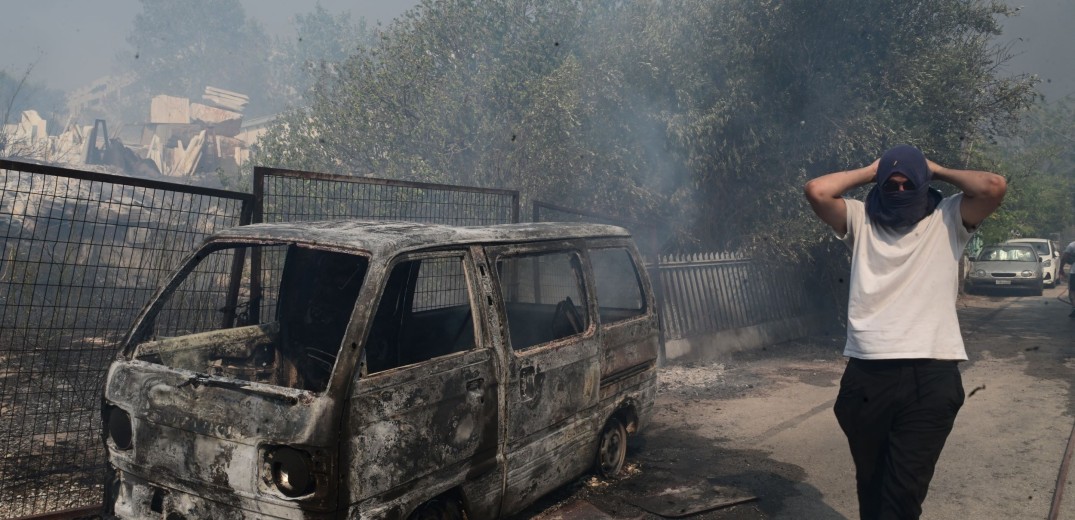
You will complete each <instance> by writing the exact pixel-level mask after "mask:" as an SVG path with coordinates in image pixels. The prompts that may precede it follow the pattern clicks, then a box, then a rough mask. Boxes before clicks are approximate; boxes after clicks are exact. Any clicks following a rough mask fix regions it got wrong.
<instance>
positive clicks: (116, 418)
mask: <svg viewBox="0 0 1075 520" xmlns="http://www.w3.org/2000/svg"><path fill="white" fill-rule="evenodd" d="M104 415H105V430H106V431H107V432H108V440H109V441H111V443H112V447H114V448H116V449H117V450H120V451H126V450H129V449H131V447H132V446H134V427H133V426H132V425H131V416H130V414H128V413H127V412H126V411H124V410H123V409H122V408H119V407H118V406H108V407H107V408H106V409H105V414H104Z"/></svg>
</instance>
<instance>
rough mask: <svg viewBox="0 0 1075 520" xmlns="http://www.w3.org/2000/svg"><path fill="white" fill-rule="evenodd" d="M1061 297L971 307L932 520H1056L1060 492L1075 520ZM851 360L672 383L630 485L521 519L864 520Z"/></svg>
mask: <svg viewBox="0 0 1075 520" xmlns="http://www.w3.org/2000/svg"><path fill="white" fill-rule="evenodd" d="M1060 293H1061V289H1060V288H1055V289H1046V293H1045V295H1043V296H1041V297H1037V296H1013V295H973V296H966V297H963V298H961V300H960V309H959V313H960V321H961V326H962V330H963V335H964V339H965V342H966V345H967V351H968V355H969V357H970V358H971V359H970V360H969V361H968V362H965V363H963V364H962V366H961V372H962V374H963V384H964V387H965V389H966V393H967V396H968V398H967V400H966V403H965V404H964V406H963V408H962V410H961V411H960V414H959V416H958V418H957V420H956V425H955V429H954V430H953V432H952V434H951V436H950V437H949V440H948V443H947V445H946V447H945V451H944V453H943V454H942V456H941V460H940V462H939V463H938V467H937V471H936V474H935V475H934V478H933V482H932V484H931V487H930V494H929V496H928V497H927V499H926V502H925V504H924V507H923V508H924V513H923V516H922V518H924V519H959V520H965V519H969V518H974V519H1011V518H1020V519H1023V518H1042V519H1044V518H1047V517H1048V515H1049V512H1050V507H1051V504H1052V502H1053V500H1054V494H1055V492H1056V490H1057V488H1058V487H1060V488H1061V489H1062V491H1063V500H1062V501H1061V503H1060V509H1059V510H1058V513H1059V514H1058V516H1057V517H1056V518H1059V519H1065V518H1066V519H1073V520H1075V485H1073V484H1072V482H1071V481H1072V480H1073V479H1075V470H1072V471H1070V472H1069V474H1068V475H1067V479H1066V482H1064V483H1063V484H1064V485H1063V486H1058V482H1057V476H1058V474H1059V470H1060V467H1061V462H1062V460H1063V459H1064V457H1065V453H1066V448H1067V445H1068V442H1069V438H1070V437H1071V435H1072V434H1073V421H1075V393H1073V392H1072V386H1073V381H1075V319H1070V318H1068V317H1067V313H1068V310H1069V309H1070V307H1067V306H1066V304H1063V303H1061V302H1059V301H1057V299H1056V297H1057V296H1058V295H1059V294H1060ZM842 348H843V337H842V336H841V337H832V336H823V337H812V338H808V339H804V340H799V341H793V342H788V343H784V344H780V345H773V346H770V347H766V348H763V349H760V350H757V351H753V352H749V353H740V354H737V355H734V356H730V357H729V358H728V359H726V360H724V361H723V362H722V363H714V364H708V365H671V366H667V367H663V368H662V370H661V372H660V376H659V377H660V392H659V395H658V400H657V406H656V413H655V414H654V416H653V417H652V420H651V422H650V423H649V424H648V425H646V426H645V429H644V430H643V432H642V434H641V435H639V436H636V437H634V438H632V440H631V443H630V444H629V451H628V463H629V467H628V471H627V475H626V476H625V477H623V478H621V479H619V480H615V481H611V482H606V481H602V480H599V479H597V478H594V477H587V478H585V479H582V480H580V481H578V482H576V483H575V484H573V485H570V486H566V487H564V488H562V489H560V490H559V491H558V492H555V493H553V494H552V495H550V496H548V497H546V498H545V499H543V500H542V501H541V502H540V503H539V504H537V505H536V506H534V507H532V508H530V509H529V510H528V511H526V512H524V513H523V514H522V515H519V516H518V517H517V518H533V519H541V520H557V519H573V518H594V519H598V518H633V519H651V518H667V517H674V518H692V519H705V520H714V519H722V520H725V519H818V520H828V519H844V518H857V517H858V508H857V501H856V498H855V493H854V468H853V464H852V462H851V457H850V454H849V453H848V450H847V446H846V439H845V438H844V436H843V433H842V432H841V431H840V429H839V426H838V425H837V423H836V419H835V417H834V416H833V413H832V405H833V403H834V402H835V397H836V392H837V387H838V384H839V379H840V375H841V373H842V371H843V368H844V364H845V360H844V358H843V357H842V356H841V351H842ZM1069 456H1070V455H1069ZM751 497H753V499H752V500H750V501H748V502H745V503H740V504H738V505H733V506H727V507H721V508H717V509H711V508H712V507H714V506H715V505H717V504H719V503H721V502H734V501H735V500H736V499H738V498H742V499H748V498H751ZM654 510H657V511H660V512H661V514H660V515H658V514H654V513H652V512H651V511H654ZM702 510H705V511H702Z"/></svg>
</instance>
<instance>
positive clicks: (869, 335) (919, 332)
mask: <svg viewBox="0 0 1075 520" xmlns="http://www.w3.org/2000/svg"><path fill="white" fill-rule="evenodd" d="M844 200H845V202H846V204H847V234H846V235H844V236H842V237H839V238H840V239H841V240H843V241H844V243H846V244H847V245H848V247H850V248H851V287H850V289H851V293H850V296H849V299H848V305H847V344H846V345H845V346H844V355H845V356H848V357H853V358H858V359H914V358H929V359H954V360H965V359H967V352H966V350H965V349H964V348H963V336H962V335H961V334H960V331H959V319H958V318H957V316H956V295H957V294H958V293H959V261H960V258H961V256H962V254H963V248H964V247H965V246H966V245H967V242H968V241H970V238H971V232H969V231H967V229H966V228H965V227H964V226H963V217H962V216H961V215H960V211H959V204H960V202H961V201H962V200H963V194H962V193H959V194H956V195H953V196H951V197H947V198H945V199H944V200H942V201H941V202H940V203H939V204H938V205H937V209H936V210H934V211H933V213H931V214H930V215H928V216H927V217H926V218H924V219H922V220H921V221H919V222H918V223H917V224H915V225H913V226H907V227H902V228H890V227H885V226H880V225H875V224H874V223H873V222H872V221H871V220H870V218H869V217H868V216H867V215H866V205H865V204H863V203H862V202H861V201H858V200H852V199H844Z"/></svg>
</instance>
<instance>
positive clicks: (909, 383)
mask: <svg viewBox="0 0 1075 520" xmlns="http://www.w3.org/2000/svg"><path fill="white" fill-rule="evenodd" d="M931 179H934V180H939V181H943V182H947V183H949V184H952V185H954V186H955V187H956V188H959V189H960V190H961V191H962V192H961V193H957V194H955V195H952V196H950V197H947V198H943V197H942V195H941V193H940V192H939V191H937V190H935V189H933V188H931V187H930V186H929V182H930V180H931ZM871 183H872V184H874V186H873V188H872V189H871V190H870V192H869V194H868V195H867V197H866V202H865V203H863V202H861V201H858V200H852V199H845V198H844V197H843V195H844V194H845V193H846V192H847V191H848V190H851V189H852V188H855V187H858V186H865V185H868V184H871ZM1006 189H1007V185H1006V183H1005V180H1004V178H1003V177H1001V176H1000V175H997V174H995V173H989V172H981V171H970V170H955V169H951V168H945V167H942V166H940V165H938V164H936V163H934V162H932V161H929V160H928V159H926V157H925V156H924V155H923V154H922V152H921V151H920V150H918V149H917V148H915V147H912V146H907V145H901V146H897V147H895V148H893V149H891V150H888V151H886V152H885V153H884V155H882V156H881V158H880V159H878V160H877V161H874V163H873V164H871V165H869V166H866V167H863V168H858V169H855V170H849V171H843V172H835V173H830V174H828V175H823V176H821V177H818V178H816V179H813V180H811V181H810V182H808V183H807V184H806V187H805V194H806V198H807V199H808V200H809V201H810V206H811V207H812V208H813V210H814V213H816V214H817V216H818V217H819V218H821V220H822V221H824V222H825V223H826V224H828V225H829V226H831V227H832V228H833V230H835V232H836V234H837V236H838V237H839V238H840V239H841V240H843V241H844V242H845V243H846V244H847V245H848V247H850V248H851V277H850V296H849V301H848V310H847V314H848V316H847V343H846V345H845V347H844V355H845V356H847V357H848V358H849V359H848V363H847V367H846V369H845V371H844V375H843V378H842V379H841V381H840V393H839V395H838V397H837V399H836V405H835V407H834V411H835V413H836V417H837V420H838V421H839V423H840V428H841V429H843V431H844V434H846V435H847V440H848V445H849V447H850V449H851V456H852V458H853V459H854V461H855V479H856V483H857V490H858V499H859V516H860V517H861V518H862V519H864V520H865V519H915V518H918V517H919V515H921V513H922V502H923V501H924V500H925V498H926V492H927V491H928V488H929V482H930V479H931V478H932V477H933V470H934V467H935V466H936V463H937V459H938V457H940V454H941V449H942V448H943V447H944V443H945V440H946V439H947V438H948V434H949V432H951V431H952V425H953V424H954V422H955V417H956V413H957V412H958V411H959V408H960V407H961V406H962V405H963V399H964V393H963V382H962V379H961V378H960V374H959V368H958V362H959V361H963V360H966V359H967V353H966V351H965V349H964V347H963V338H962V336H961V334H960V331H959V321H958V318H957V316H956V295H957V292H958V283H959V280H958V278H959V276H958V273H959V260H960V255H961V254H962V253H963V248H964V246H966V244H967V242H968V241H969V240H970V237H971V233H972V232H973V231H974V230H975V229H977V227H978V225H979V224H981V223H982V221H983V220H985V218H986V217H988V216H989V215H990V214H991V213H993V211H994V210H995V209H996V208H997V206H999V205H1000V203H1001V200H1003V198H1004V193H1005V191H1006Z"/></svg>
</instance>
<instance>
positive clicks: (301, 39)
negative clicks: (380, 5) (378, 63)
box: [267, 3, 374, 110]
mask: <svg viewBox="0 0 1075 520" xmlns="http://www.w3.org/2000/svg"><path fill="white" fill-rule="evenodd" d="M294 26H295V27H294V28H295V38H294V39H287V38H275V39H274V41H273V51H272V53H271V55H270V57H269V64H268V68H269V73H270V77H269V81H270V85H269V87H268V96H267V97H268V98H269V104H270V106H271V107H273V108H274V109H279V110H283V109H284V108H285V107H287V106H294V105H296V104H299V103H300V102H301V101H302V96H303V95H304V94H305V93H306V92H307V91H308V90H309V89H310V87H312V86H313V84H314V82H315V81H316V80H317V78H318V77H319V76H320V75H322V74H324V75H326V76H332V75H334V74H335V71H336V64H338V63H340V62H342V61H344V60H346V59H347V57H348V56H350V55H352V54H354V53H356V52H358V51H359V50H360V49H362V48H365V47H369V46H371V45H373V42H374V33H373V31H372V30H371V29H370V28H369V27H367V25H366V21H365V20H364V19H361V18H360V19H359V20H358V21H357V22H352V21H351V16H350V14H349V13H343V14H338V15H333V14H331V13H329V12H328V11H327V10H326V9H325V8H324V7H322V6H321V4H320V3H318V4H317V5H316V6H314V10H313V11H311V12H309V13H307V14H299V15H296V16H295V19H294Z"/></svg>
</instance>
